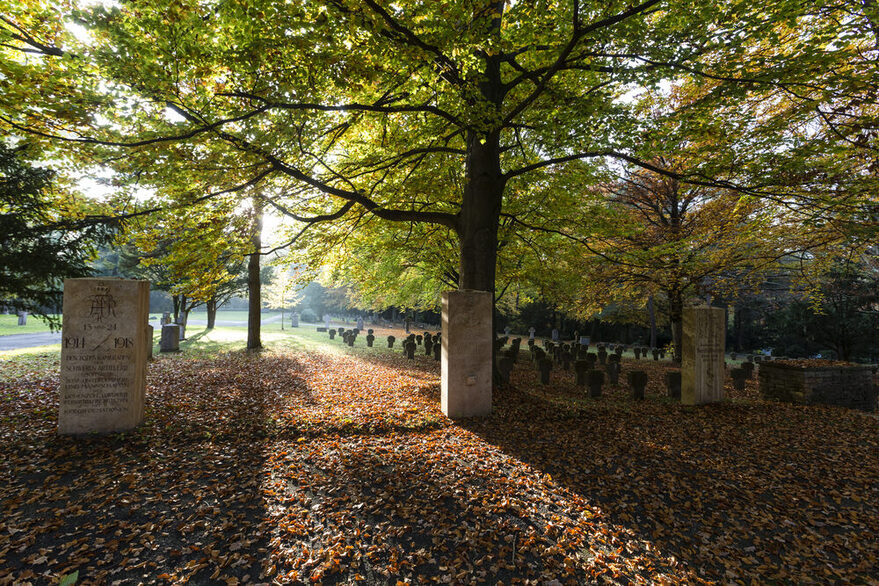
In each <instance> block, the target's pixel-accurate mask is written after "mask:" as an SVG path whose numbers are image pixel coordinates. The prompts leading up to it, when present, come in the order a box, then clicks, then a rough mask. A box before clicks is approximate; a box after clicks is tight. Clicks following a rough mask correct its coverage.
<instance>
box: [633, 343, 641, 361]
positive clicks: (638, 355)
mask: <svg viewBox="0 0 879 586" xmlns="http://www.w3.org/2000/svg"><path fill="white" fill-rule="evenodd" d="M634 352H635V360H641V348H639V347H638V346H635V350H634Z"/></svg>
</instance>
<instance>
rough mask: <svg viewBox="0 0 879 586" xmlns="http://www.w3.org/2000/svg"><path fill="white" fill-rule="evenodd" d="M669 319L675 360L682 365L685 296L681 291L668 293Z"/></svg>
mask: <svg viewBox="0 0 879 586" xmlns="http://www.w3.org/2000/svg"><path fill="white" fill-rule="evenodd" d="M668 317H669V322H670V323H671V338H672V342H673V343H674V347H675V350H674V360H675V362H678V363H680V362H681V360H682V359H683V348H681V343H682V341H683V335H682V334H683V331H682V329H683V323H684V296H683V295H682V294H681V292H680V291H675V290H672V291H669V292H668Z"/></svg>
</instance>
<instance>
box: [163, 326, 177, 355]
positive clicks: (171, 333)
mask: <svg viewBox="0 0 879 586" xmlns="http://www.w3.org/2000/svg"><path fill="white" fill-rule="evenodd" d="M179 351H180V326H179V325H177V324H165V325H163V326H162V337H161V338H160V339H159V352H179Z"/></svg>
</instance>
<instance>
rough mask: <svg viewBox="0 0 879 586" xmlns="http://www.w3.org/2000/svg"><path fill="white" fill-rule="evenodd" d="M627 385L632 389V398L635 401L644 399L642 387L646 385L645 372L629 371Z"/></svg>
mask: <svg viewBox="0 0 879 586" xmlns="http://www.w3.org/2000/svg"><path fill="white" fill-rule="evenodd" d="M628 378H629V387H631V389H632V398H633V399H634V400H636V401H640V400H642V399H644V389H645V388H646V387H647V373H646V372H644V371H643V370H630V371H629V375H628Z"/></svg>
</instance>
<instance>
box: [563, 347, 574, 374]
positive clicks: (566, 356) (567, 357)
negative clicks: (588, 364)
mask: <svg viewBox="0 0 879 586" xmlns="http://www.w3.org/2000/svg"><path fill="white" fill-rule="evenodd" d="M573 358H574V357H573V356H572V355H571V353H570V352H568V351H567V350H565V351H563V352H562V368H563V369H565V370H570V369H571V360H573Z"/></svg>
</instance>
